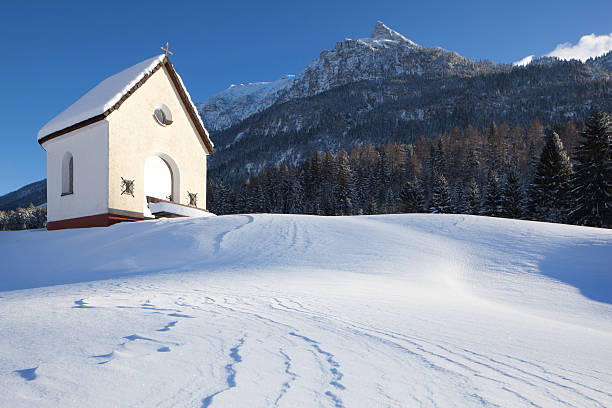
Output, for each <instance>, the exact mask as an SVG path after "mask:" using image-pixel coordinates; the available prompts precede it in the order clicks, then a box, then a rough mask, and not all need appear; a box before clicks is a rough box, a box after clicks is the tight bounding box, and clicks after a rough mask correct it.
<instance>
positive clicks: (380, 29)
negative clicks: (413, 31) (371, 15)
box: [370, 21, 416, 45]
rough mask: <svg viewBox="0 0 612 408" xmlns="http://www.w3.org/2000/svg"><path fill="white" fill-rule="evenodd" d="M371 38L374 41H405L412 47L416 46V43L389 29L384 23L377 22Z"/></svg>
mask: <svg viewBox="0 0 612 408" xmlns="http://www.w3.org/2000/svg"><path fill="white" fill-rule="evenodd" d="M370 38H371V39H373V40H393V41H404V42H408V43H410V44H412V45H416V44H415V43H414V42H412V41H410V40H409V39H407V38H406V37H404V36H403V35H401V34H400V33H398V32H397V31H395V30H392V29H390V28H389V27H387V26H386V25H385V24H384V23H383V22H382V21H377V22H376V25H375V26H374V30H373V31H372V34H370Z"/></svg>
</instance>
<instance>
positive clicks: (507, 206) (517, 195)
mask: <svg viewBox="0 0 612 408" xmlns="http://www.w3.org/2000/svg"><path fill="white" fill-rule="evenodd" d="M523 200H524V197H523V188H522V186H521V183H520V181H519V178H518V175H517V174H516V171H515V170H510V171H509V172H508V173H507V174H506V179H505V180H504V187H503V189H502V214H501V215H502V216H503V217H506V218H517V219H519V218H521V217H522V216H523Z"/></svg>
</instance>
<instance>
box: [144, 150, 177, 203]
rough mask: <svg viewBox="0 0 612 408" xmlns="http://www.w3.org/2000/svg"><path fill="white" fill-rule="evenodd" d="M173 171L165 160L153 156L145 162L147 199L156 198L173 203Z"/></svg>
mask: <svg viewBox="0 0 612 408" xmlns="http://www.w3.org/2000/svg"><path fill="white" fill-rule="evenodd" d="M172 184H173V180H172V170H170V166H169V165H168V163H166V161H165V160H164V159H162V158H161V157H159V156H151V157H149V158H148V159H147V161H146V162H145V177H144V192H145V197H155V198H160V199H162V200H168V201H172V199H173V196H172V190H173V188H172Z"/></svg>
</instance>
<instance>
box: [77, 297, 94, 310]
mask: <svg viewBox="0 0 612 408" xmlns="http://www.w3.org/2000/svg"><path fill="white" fill-rule="evenodd" d="M74 304H75V306H72V307H73V309H95V306H89V305H88V303H87V302H85V299H79V300H75V301H74Z"/></svg>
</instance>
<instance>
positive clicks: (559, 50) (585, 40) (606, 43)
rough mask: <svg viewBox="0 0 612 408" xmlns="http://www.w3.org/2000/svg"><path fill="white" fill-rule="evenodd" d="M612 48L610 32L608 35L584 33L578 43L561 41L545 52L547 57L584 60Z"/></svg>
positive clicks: (611, 34)
mask: <svg viewBox="0 0 612 408" xmlns="http://www.w3.org/2000/svg"><path fill="white" fill-rule="evenodd" d="M610 50H612V33H610V34H608V35H595V34H590V35H585V36H583V37H582V38H581V39H580V41H578V44H576V45H572V44H570V43H563V44H559V45H557V47H556V48H555V49H554V50H552V51H551V52H549V53H548V54H546V56H547V57H557V58H560V59H564V60H570V59H579V60H580V61H583V62H584V61H586V60H587V59H589V58H591V57H599V56H600V55H603V54H605V53H606V52H608V51H610Z"/></svg>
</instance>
